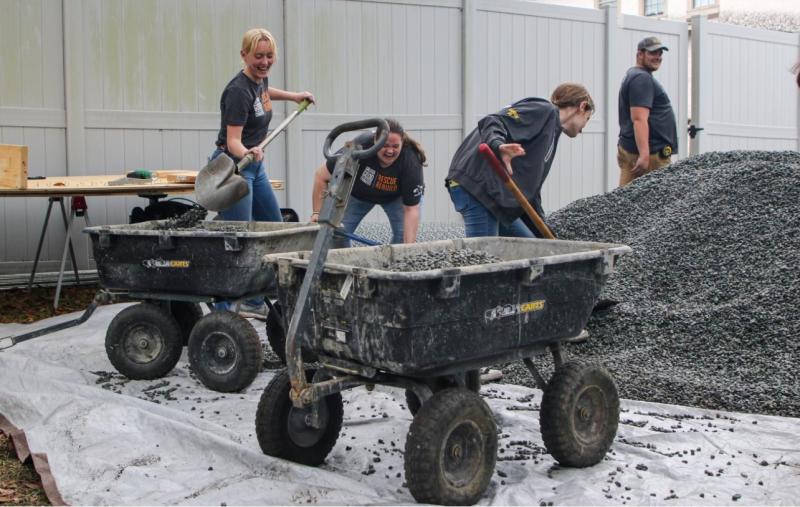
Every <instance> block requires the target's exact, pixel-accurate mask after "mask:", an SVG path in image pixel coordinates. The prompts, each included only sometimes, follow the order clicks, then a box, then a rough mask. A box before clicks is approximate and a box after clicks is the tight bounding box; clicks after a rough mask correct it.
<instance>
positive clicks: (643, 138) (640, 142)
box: [631, 107, 650, 176]
mask: <svg viewBox="0 0 800 507" xmlns="http://www.w3.org/2000/svg"><path fill="white" fill-rule="evenodd" d="M649 118H650V109H648V108H646V107H631V120H633V137H634V138H635V139H636V149H637V150H638V151H639V158H637V159H636V164H635V165H634V166H633V169H631V172H632V173H633V174H634V175H636V176H641V175H642V174H644V172H645V171H646V170H647V168H648V167H650V126H649V125H648V124H647V120H648V119H649Z"/></svg>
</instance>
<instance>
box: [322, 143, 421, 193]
mask: <svg viewBox="0 0 800 507" xmlns="http://www.w3.org/2000/svg"><path fill="white" fill-rule="evenodd" d="M353 142H354V143H355V144H358V145H361V147H362V149H365V150H366V149H368V148H370V147H372V145H374V144H375V134H374V133H372V132H367V133H364V134H360V135H358V136H357V137H356V138H355V139H353ZM341 152H342V150H339V151H338V152H337V153H336V154H337V155H338V154H340V153H341ZM336 160H337V157H334V158H331V159H329V160H328V161H327V166H328V171H330V172H331V174H333V170H334V168H335V167H336ZM423 193H425V183H424V182H423V179H422V162H420V159H419V155H417V152H416V151H415V150H414V148H412V147H411V146H410V145H408V144H404V145H403V149H402V150H400V156H399V157H397V159H396V160H395V161H394V162H393V163H392V165H390V166H389V167H383V166H381V163H380V160H378V155H377V154H376V155H373V156H371V157H370V158H365V159H361V160H359V163H358V174H357V175H356V181H355V183H354V184H353V192H352V195H353V197H355V198H356V199H361V200H362V201H367V202H373V203H375V204H386V203H388V202H391V201H393V200H395V199H397V198H398V197H402V198H403V204H404V205H406V206H416V205H417V204H419V203H420V201H421V200H422V194H423Z"/></svg>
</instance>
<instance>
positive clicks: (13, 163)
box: [0, 144, 28, 188]
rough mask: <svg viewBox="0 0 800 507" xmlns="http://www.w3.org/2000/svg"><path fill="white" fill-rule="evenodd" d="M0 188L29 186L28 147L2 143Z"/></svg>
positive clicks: (0, 149)
mask: <svg viewBox="0 0 800 507" xmlns="http://www.w3.org/2000/svg"><path fill="white" fill-rule="evenodd" d="M0 188H28V147H27V146H18V145H16V144H0Z"/></svg>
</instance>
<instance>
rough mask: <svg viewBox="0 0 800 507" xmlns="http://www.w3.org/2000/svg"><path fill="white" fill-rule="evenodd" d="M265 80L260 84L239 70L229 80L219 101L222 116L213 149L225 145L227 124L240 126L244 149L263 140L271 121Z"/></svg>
mask: <svg viewBox="0 0 800 507" xmlns="http://www.w3.org/2000/svg"><path fill="white" fill-rule="evenodd" d="M268 87H269V85H268V80H267V79H264V80H263V81H262V82H261V83H260V84H259V83H256V82H254V81H253V80H252V79H250V78H249V77H247V75H246V74H245V73H244V71H239V73H238V74H236V76H235V77H234V78H233V79H231V81H230V82H229V83H228V85H227V86H225V90H223V92H222V98H220V100H219V110H220V112H221V113H222V119H221V125H220V129H219V135H218V136H217V146H225V145H226V144H227V131H228V125H233V126H236V127H239V126H242V127H243V128H242V144H244V146H245V148H252V147H253V146H258V145H259V144H261V142H262V141H263V140H264V139H266V137H267V131H268V130H269V122H270V120H271V119H272V102H271V101H270V99H269V93H268V91H267V89H268Z"/></svg>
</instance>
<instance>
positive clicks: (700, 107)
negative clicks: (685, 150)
mask: <svg viewBox="0 0 800 507" xmlns="http://www.w3.org/2000/svg"><path fill="white" fill-rule="evenodd" d="M710 42H711V41H710V40H709V37H708V18H707V17H706V16H693V17H692V37H691V44H692V87H691V94H692V117H691V123H692V125H694V126H695V127H700V128H706V129H707V128H708V127H709V126H708V125H706V122H707V121H708V119H709V118H710V117H711V116H710V110H709V108H710V107H711V95H712V93H713V90H711V88H710V87H711V79H710V77H711V76H710V75H709V74H710V72H711V60H710V56H711V54H710V53H711V49H710V46H709V44H710ZM705 141H706V135H705V131H702V132H697V134H696V135H695V137H694V139H690V140H689V154H690V155H699V154H700V153H703V152H705V151H708V150H709V147H708V143H706V142H705Z"/></svg>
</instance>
